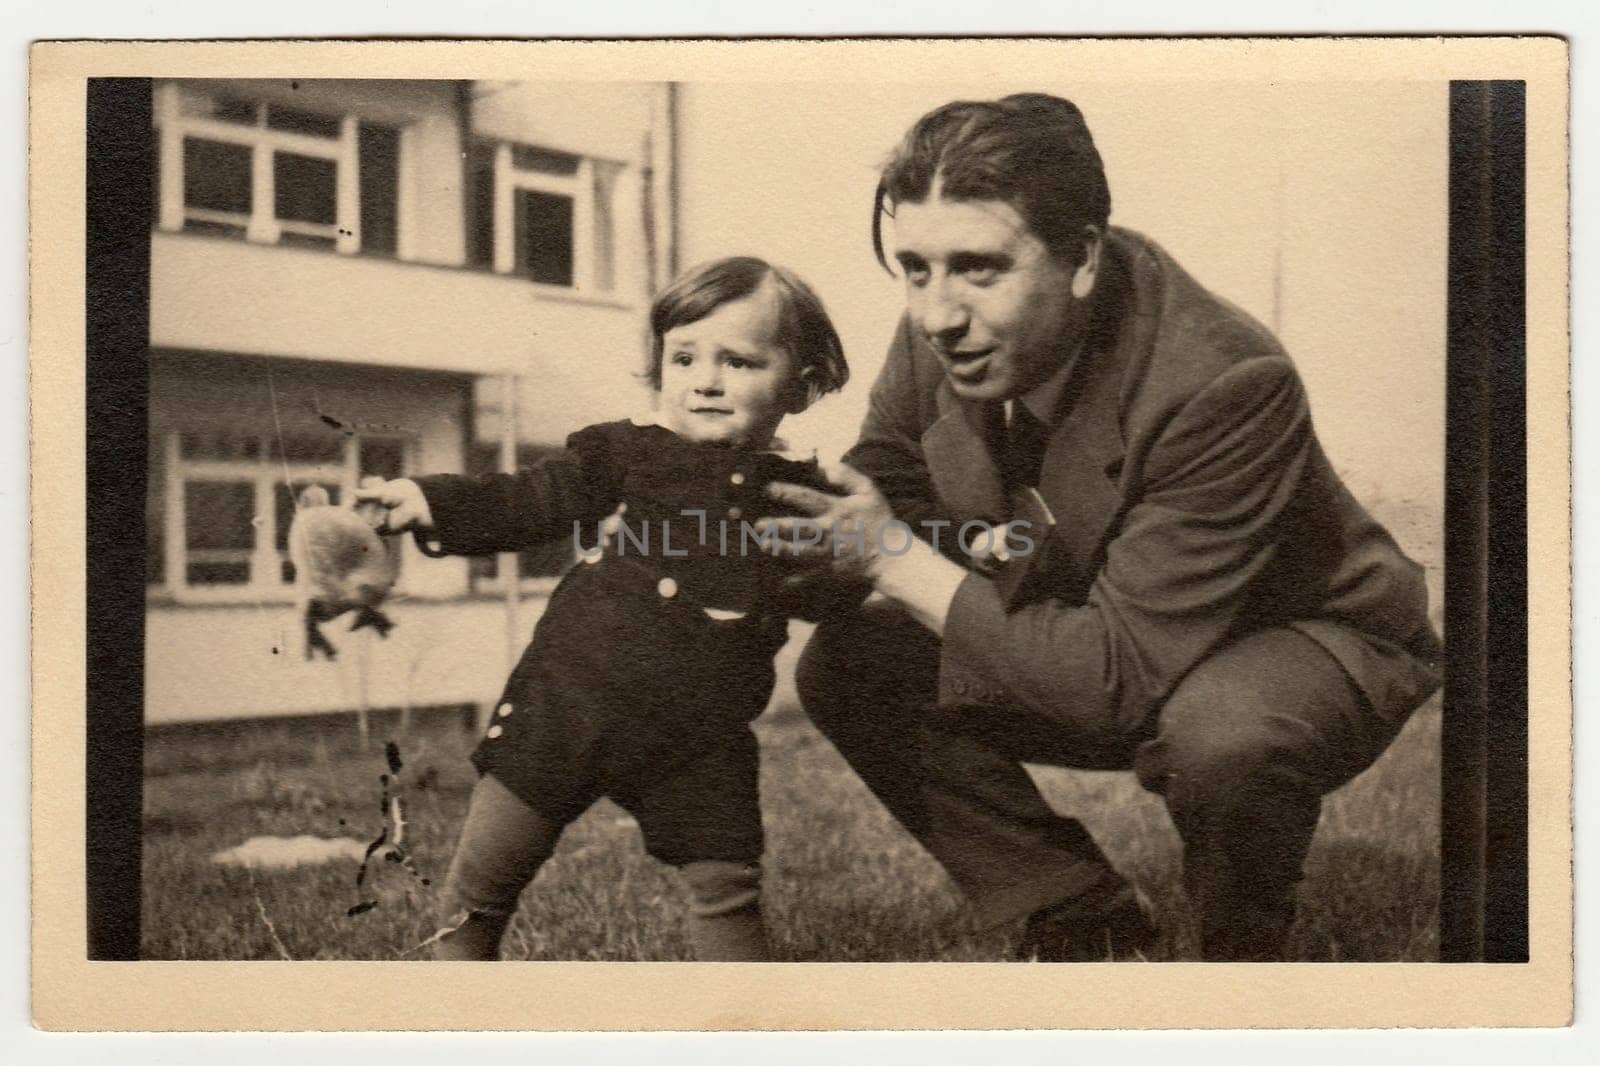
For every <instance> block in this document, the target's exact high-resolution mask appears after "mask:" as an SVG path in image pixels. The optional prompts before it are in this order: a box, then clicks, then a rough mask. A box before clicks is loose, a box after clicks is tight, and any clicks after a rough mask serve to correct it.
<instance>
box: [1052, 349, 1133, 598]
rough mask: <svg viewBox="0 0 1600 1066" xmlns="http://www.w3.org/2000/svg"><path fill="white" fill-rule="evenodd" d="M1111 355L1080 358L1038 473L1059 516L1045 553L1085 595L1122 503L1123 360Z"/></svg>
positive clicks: (1095, 353)
mask: <svg viewBox="0 0 1600 1066" xmlns="http://www.w3.org/2000/svg"><path fill="white" fill-rule="evenodd" d="M1115 354H1116V353H1115V352H1114V351H1111V350H1101V351H1092V352H1086V353H1085V358H1084V359H1083V360H1082V362H1081V363H1080V366H1079V368H1078V369H1079V373H1078V375H1077V380H1076V381H1075V382H1074V383H1073V384H1072V385H1069V387H1068V390H1067V395H1066V396H1064V397H1063V409H1064V415H1063V417H1062V418H1061V420H1060V422H1059V423H1058V424H1057V427H1056V432H1055V434H1054V435H1053V436H1052V437H1051V438H1050V443H1049V445H1048V446H1046V448H1045V453H1044V466H1043V469H1042V470H1041V472H1040V476H1039V495H1041V496H1043V497H1044V501H1045V503H1046V504H1047V505H1048V506H1049V508H1050V510H1051V512H1052V513H1053V514H1054V515H1055V518H1056V530H1055V533H1054V536H1053V538H1052V539H1053V541H1054V550H1053V551H1052V552H1051V553H1050V554H1051V556H1052V557H1053V558H1054V559H1055V560H1056V562H1057V564H1058V565H1060V566H1063V567H1064V569H1065V570H1066V582H1065V587H1067V588H1070V589H1072V590H1075V592H1076V591H1079V590H1081V591H1087V589H1088V585H1089V583H1090V582H1091V581H1092V580H1093V579H1094V572H1095V570H1096V569H1097V560H1098V558H1099V554H1100V548H1101V546H1102V545H1103V544H1104V542H1105V539H1106V535H1107V533H1108V532H1109V531H1110V529H1111V526H1112V524H1113V523H1114V522H1115V521H1116V520H1117V518H1118V517H1119V515H1120V514H1121V511H1122V506H1123V491H1122V487H1121V475H1122V460H1123V453H1124V445H1123V440H1122V424H1121V418H1120V412H1119V403H1118V399H1119V396H1118V394H1119V386H1120V384H1121V374H1120V372H1119V371H1120V367H1121V361H1120V360H1118V359H1116V358H1115Z"/></svg>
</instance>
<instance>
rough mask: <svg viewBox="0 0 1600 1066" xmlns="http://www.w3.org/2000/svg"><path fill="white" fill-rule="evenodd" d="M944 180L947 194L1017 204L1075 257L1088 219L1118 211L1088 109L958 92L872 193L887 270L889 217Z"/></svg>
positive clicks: (1033, 97)
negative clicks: (964, 97) (986, 98)
mask: <svg viewBox="0 0 1600 1066" xmlns="http://www.w3.org/2000/svg"><path fill="white" fill-rule="evenodd" d="M936 179H937V181H938V183H939V195H940V196H941V197H943V198H944V199H946V200H1000V201H1003V202H1005V203H1008V204H1010V205H1011V206H1012V207H1013V208H1014V209H1015V210H1016V212H1017V214H1019V215H1021V216H1022V220H1023V221H1024V222H1026V223H1027V224H1028V227H1029V228H1030V229H1032V230H1033V232H1034V233H1035V234H1036V235H1037V236H1038V237H1039V239H1040V240H1041V241H1043V242H1044V244H1045V247H1047V248H1048V249H1050V252H1051V254H1053V255H1056V256H1059V257H1061V258H1064V259H1066V260H1067V261H1068V262H1071V263H1073V264H1076V263H1077V261H1078V258H1079V254H1080V250H1081V248H1082V244H1083V228H1084V227H1085V226H1095V227H1097V228H1099V229H1101V230H1104V229H1105V225H1106V219H1107V218H1109V217H1110V215H1111V190H1110V189H1109V188H1108V187H1107V185H1106V172H1105V167H1104V166H1103V165H1102V164H1101V162H1100V153H1099V151H1098V150H1096V148H1095V146H1094V138H1093V137H1091V136H1090V135H1089V127H1088V126H1087V125H1086V124H1085V123H1084V121H1083V113H1082V112H1080V111H1079V110H1078V108H1077V106H1076V105H1075V104H1073V103H1072V102H1071V101H1070V100H1063V99H1061V98H1060V97H1058V96H1050V95H1048V94H1045V93H1018V94H1017V95H1015V96H1007V97H1005V98H1004V99H1002V100H994V101H969V100H958V101H956V102H954V103H949V104H945V105H944V106H943V107H941V108H938V109H937V110H934V111H930V112H928V113H927V114H926V115H923V116H922V118H920V119H919V120H918V121H917V124H916V125H915V126H913V127H911V131H910V132H909V133H907V134H906V136H905V140H903V141H901V142H900V146H899V147H898V148H896V149H895V151H894V154H893V155H892V156H891V157H890V158H889V161H888V162H887V163H886V164H884V167H883V174H882V176H881V177H880V178H879V180H878V190H877V192H876V193H875V194H874V195H873V198H872V251H873V253H874V254H875V255H877V257H878V262H879V263H881V264H883V268H884V269H885V270H888V269H889V262H888V260H887V259H886V258H885V256H884V252H883V233H882V228H881V227H882V220H883V216H884V215H885V214H887V215H888V216H889V217H890V218H893V217H894V205H896V204H901V203H921V202H923V201H924V200H926V199H927V198H928V196H929V194H930V193H931V192H932V190H933V185H934V181H935V180H936Z"/></svg>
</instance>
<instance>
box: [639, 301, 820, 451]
mask: <svg viewBox="0 0 1600 1066" xmlns="http://www.w3.org/2000/svg"><path fill="white" fill-rule="evenodd" d="M777 329H778V296H777V293H775V292H774V291H773V289H772V286H771V285H770V284H763V285H762V286H761V287H760V288H759V289H757V290H756V291H755V292H753V293H751V294H750V295H749V296H747V297H745V298H744V299H742V300H734V301H731V302H729V303H725V304H723V305H722V306H720V307H718V308H717V309H716V310H714V311H712V312H711V313H710V314H709V315H707V316H705V317H704V318H702V319H700V320H699V321H697V322H690V323H688V324H687V325H683V326H678V327H676V328H674V329H669V330H667V332H666V335H665V336H664V337H663V338H662V346H661V407H660V414H661V418H662V421H663V422H665V423H666V425H667V428H668V429H671V430H672V431H673V432H675V433H677V434H678V435H679V436H681V437H685V438H687V439H689V440H695V441H715V442H718V443H724V444H747V445H752V446H755V447H761V446H763V445H765V444H766V443H767V442H768V441H770V440H771V439H772V434H773V432H774V431H775V430H776V429H777V428H778V423H779V422H780V421H782V420H783V416H784V415H785V414H786V413H787V412H788V410H789V404H790V402H791V398H792V397H793V395H794V391H795V390H794V378H795V366H794V360H793V358H792V357H791V356H790V355H789V353H788V352H786V351H784V350H783V349H782V348H780V347H778V344H777Z"/></svg>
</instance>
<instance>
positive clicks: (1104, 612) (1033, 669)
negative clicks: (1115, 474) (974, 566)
mask: <svg viewBox="0 0 1600 1066" xmlns="http://www.w3.org/2000/svg"><path fill="white" fill-rule="evenodd" d="M1312 447H1313V443H1312V435H1311V421H1310V414H1309V411H1308V409H1307V406H1306V399H1305V394H1304V392H1303V390H1302V388H1301V385H1300V381H1299V378H1298V376H1297V375H1296V373H1295V370H1294V368H1293V366H1292V365H1291V364H1290V363H1289V362H1288V360H1286V359H1282V358H1276V357H1274V358H1261V359H1256V360H1251V361H1248V362H1245V363H1240V364H1237V365H1236V366H1234V367H1232V368H1231V369H1229V370H1228V371H1227V372H1225V373H1224V374H1222V375H1221V376H1220V377H1218V378H1217V379H1215V380H1214V381H1212V382H1211V383H1210V384H1209V385H1208V386H1207V387H1206V388H1204V389H1202V390H1201V391H1200V392H1199V393H1197V394H1196V395H1195V396H1194V397H1193V398H1192V399H1191V400H1190V401H1189V402H1188V403H1187V404H1186V405H1185V406H1184V407H1183V408H1182V409H1181V410H1179V412H1178V413H1177V414H1176V415H1175V416H1174V417H1173V418H1172V419H1171V421H1170V422H1169V423H1168V424H1167V426H1166V427H1165V429H1164V431H1163V432H1162V433H1161V436H1160V437H1159V439H1158V440H1157V441H1156V443H1155V445H1154V446H1153V447H1152V448H1151V450H1150V452H1149V453H1148V458H1147V460H1146V461H1145V464H1144V469H1143V475H1144V476H1143V491H1142V492H1141V494H1140V497H1139V499H1138V500H1137V502H1135V503H1134V504H1133V506H1132V507H1131V508H1130V510H1129V511H1128V514H1127V516H1126V519H1125V521H1124V522H1123V524H1122V526H1121V530H1120V532H1119V533H1118V534H1117V535H1116V536H1115V537H1114V538H1113V540H1112V541H1111V543H1110V544H1109V545H1108V547H1107V550H1106V560H1105V564H1104V566H1103V567H1102V569H1101V570H1100V572H1099V573H1098V575H1097V576H1096V577H1095V579H1094V582H1093V584H1092V585H1091V587H1090V590H1089V593H1088V596H1087V597H1086V600H1085V602H1084V603H1083V604H1082V605H1068V604H1065V603H1063V602H1062V601H1060V600H1057V599H1044V600H1041V601H1037V602H1033V603H1030V604H1028V605H1026V606H1023V607H1020V608H1016V609H1014V610H1013V611H1011V612H1010V613H1007V611H1006V610H1005V608H1004V606H1003V605H1002V603H1001V599H1000V596H999V594H998V592H997V591H996V589H995V588H994V586H993V585H992V584H991V583H990V582H989V581H988V580H987V579H985V578H983V577H981V576H978V575H972V576H969V577H968V578H966V580H965V581H963V582H962V584H961V586H960V587H959V588H958V590H957V592H956V595H955V599H954V600H953V601H952V603H951V606H950V610H949V614H948V615H947V619H946V624H945V632H944V645H943V656H944V661H943V664H942V667H941V672H942V673H944V672H948V671H951V670H955V671H958V672H959V671H962V670H965V671H967V672H968V673H969V675H970V673H972V672H976V673H977V674H978V675H979V676H981V677H983V678H984V679H986V680H987V681H989V682H991V683H993V684H994V685H997V686H999V687H1000V688H1002V689H1004V690H1005V691H1007V692H1008V693H1009V694H1010V696H1011V697H1012V698H1013V699H1015V700H1017V701H1018V702H1020V703H1022V704H1023V705H1024V706H1026V707H1028V708H1030V709H1032V710H1035V711H1037V712H1039V713H1041V714H1045V715H1047V716H1052V717H1057V718H1072V719H1075V720H1078V721H1082V722H1095V723H1101V724H1106V725H1111V724H1116V725H1118V726H1120V727H1122V728H1135V727H1137V725H1138V724H1139V723H1141V722H1143V721H1144V720H1145V719H1146V717H1147V716H1148V714H1149V713H1150V712H1151V711H1152V710H1154V709H1155V708H1156V707H1158V706H1159V705H1160V704H1161V702H1163V701H1164V700H1165V698H1166V696H1167V695H1168V693H1169V692H1170V691H1171V689H1172V688H1173V686H1175V685H1176V684H1177V682H1178V681H1179V680H1181V679H1182V677H1183V675H1184V674H1185V673H1187V672H1188V671H1189V670H1190V668H1192V667H1193V666H1194V665H1195V664H1196V663H1198V662H1199V661H1200V660H1201V659H1203V658H1204V657H1205V656H1206V655H1207V654H1208V653H1210V652H1211V651H1212V650H1213V649H1215V648H1216V647H1217V646H1218V645H1219V644H1220V643H1222V642H1223V641H1224V640H1225V639H1227V638H1228V637H1229V635H1230V634H1231V633H1232V632H1233V631H1234V630H1235V628H1236V626H1238V624H1239V623H1240V621H1241V620H1242V619H1247V618H1248V617H1249V615H1250V613H1251V612H1252V610H1253V609H1254V605H1253V604H1252V594H1253V592H1254V588H1255V586H1256V583H1257V582H1256V579H1257V578H1258V576H1259V575H1260V574H1261V573H1262V572H1263V570H1264V569H1266V568H1267V567H1269V566H1270V565H1271V564H1272V562H1273V560H1274V558H1275V556H1276V555H1277V554H1278V552H1279V544H1280V537H1281V529H1282V519H1283V517H1284V515H1285V513H1286V510H1287V508H1288V507H1289V506H1290V503H1291V500H1292V499H1293V497H1294V495H1295V492H1296V489H1297V486H1298V485H1299V483H1300V481H1301V477H1302V474H1303V472H1304V471H1305V469H1306V464H1307V462H1308V459H1309V457H1310V455H1311V451H1312ZM1063 520H1065V521H1070V517H1064V519H1063Z"/></svg>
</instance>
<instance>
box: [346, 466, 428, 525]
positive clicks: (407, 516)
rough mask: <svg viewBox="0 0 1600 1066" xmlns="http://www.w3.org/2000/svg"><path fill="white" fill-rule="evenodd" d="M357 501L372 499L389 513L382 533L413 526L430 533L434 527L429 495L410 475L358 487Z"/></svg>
mask: <svg viewBox="0 0 1600 1066" xmlns="http://www.w3.org/2000/svg"><path fill="white" fill-rule="evenodd" d="M355 498H356V501H357V502H358V503H359V502H360V501H362V500H371V501H373V502H374V503H377V504H380V505H382V507H383V508H384V509H385V510H387V511H388V512H389V514H388V517H387V518H386V519H385V520H384V523H383V525H382V527H380V528H379V530H378V532H380V533H406V532H409V531H410V530H413V529H420V530H422V531H423V532H427V531H428V530H431V529H432V528H433V512H432V511H430V510H428V498H427V497H426V496H424V495H423V494H422V488H421V486H419V485H418V484H417V483H416V482H415V481H412V480H411V479H410V478H407V477H402V478H396V479H394V480H393V481H384V482H381V483H379V484H376V485H364V486H362V487H361V488H358V489H356V497H355Z"/></svg>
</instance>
